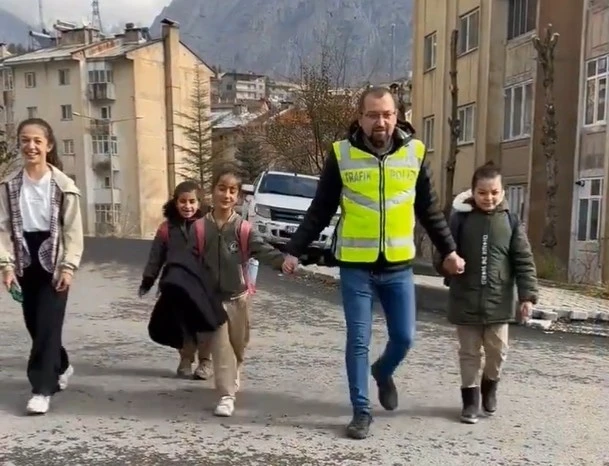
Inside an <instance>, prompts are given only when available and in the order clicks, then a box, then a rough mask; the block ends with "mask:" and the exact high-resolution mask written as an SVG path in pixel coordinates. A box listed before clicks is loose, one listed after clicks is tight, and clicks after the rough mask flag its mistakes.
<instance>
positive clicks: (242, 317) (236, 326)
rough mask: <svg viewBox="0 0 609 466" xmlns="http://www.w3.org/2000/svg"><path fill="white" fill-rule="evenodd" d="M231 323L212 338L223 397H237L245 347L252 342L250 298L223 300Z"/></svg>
mask: <svg viewBox="0 0 609 466" xmlns="http://www.w3.org/2000/svg"><path fill="white" fill-rule="evenodd" d="M224 308H225V309H226V312H227V314H228V322H226V323H225V324H224V325H223V326H222V327H220V328H219V329H218V330H216V331H215V332H214V334H213V337H212V344H211V354H212V360H213V363H214V379H215V383H216V390H217V391H218V394H219V395H220V396H233V397H234V396H235V393H236V392H237V390H238V386H239V371H240V370H241V365H242V364H243V358H244V355H245V348H247V345H248V343H249V341H250V319H249V307H248V297H247V296H243V297H240V298H237V299H234V300H232V301H227V302H225V303H224Z"/></svg>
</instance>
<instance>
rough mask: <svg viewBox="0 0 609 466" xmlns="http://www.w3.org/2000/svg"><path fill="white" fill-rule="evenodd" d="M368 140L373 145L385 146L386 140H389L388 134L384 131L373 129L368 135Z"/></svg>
mask: <svg viewBox="0 0 609 466" xmlns="http://www.w3.org/2000/svg"><path fill="white" fill-rule="evenodd" d="M370 142H371V143H372V145H373V146H374V147H378V148H382V147H385V146H386V145H387V142H389V134H387V132H386V131H373V132H372V135H371V136H370Z"/></svg>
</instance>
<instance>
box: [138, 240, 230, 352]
mask: <svg viewBox="0 0 609 466" xmlns="http://www.w3.org/2000/svg"><path fill="white" fill-rule="evenodd" d="M159 289H160V291H161V295H160V297H159V299H158V300H157V302H156V305H155V306H154V309H153V311H152V315H151V316H150V323H149V324H148V333H149V335H150V338H151V339H152V340H153V341H154V342H156V343H158V344H160V345H164V346H170V347H172V348H176V349H180V348H182V346H183V343H184V341H183V340H184V336H185V335H187V334H192V335H193V336H195V334H196V333H197V332H213V331H214V330H216V329H217V328H219V327H220V326H221V325H222V324H224V323H225V322H226V321H227V318H228V317H227V315H226V311H225V310H224V306H223V305H222V300H221V299H220V297H219V295H218V294H217V293H216V292H215V289H214V285H213V281H212V278H211V275H210V274H209V272H208V270H207V267H206V266H205V265H204V264H202V263H201V262H200V259H199V258H197V257H196V255H195V254H193V251H190V250H181V251H176V252H175V253H171V254H169V255H168V257H167V262H166V263H165V269H164V272H163V276H162V278H161V280H160V283H159Z"/></svg>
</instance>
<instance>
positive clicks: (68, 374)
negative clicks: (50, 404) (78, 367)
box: [59, 365, 74, 390]
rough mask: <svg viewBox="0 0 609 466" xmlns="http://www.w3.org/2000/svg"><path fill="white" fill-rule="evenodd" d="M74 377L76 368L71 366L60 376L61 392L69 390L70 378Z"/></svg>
mask: <svg viewBox="0 0 609 466" xmlns="http://www.w3.org/2000/svg"><path fill="white" fill-rule="evenodd" d="M73 375H74V367H72V366H71V365H70V366H68V368H67V369H66V371H65V372H64V373H63V374H61V375H60V376H59V390H65V389H66V388H68V382H69V381H70V377H72V376H73Z"/></svg>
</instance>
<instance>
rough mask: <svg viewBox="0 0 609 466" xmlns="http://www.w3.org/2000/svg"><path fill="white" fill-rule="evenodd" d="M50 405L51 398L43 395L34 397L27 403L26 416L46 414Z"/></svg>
mask: <svg viewBox="0 0 609 466" xmlns="http://www.w3.org/2000/svg"><path fill="white" fill-rule="evenodd" d="M50 404H51V397H50V396H44V395H34V396H33V397H32V398H30V401H28V402H27V408H26V409H27V412H28V414H46V413H47V411H48V410H49V406H50Z"/></svg>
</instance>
